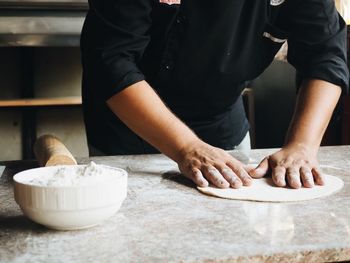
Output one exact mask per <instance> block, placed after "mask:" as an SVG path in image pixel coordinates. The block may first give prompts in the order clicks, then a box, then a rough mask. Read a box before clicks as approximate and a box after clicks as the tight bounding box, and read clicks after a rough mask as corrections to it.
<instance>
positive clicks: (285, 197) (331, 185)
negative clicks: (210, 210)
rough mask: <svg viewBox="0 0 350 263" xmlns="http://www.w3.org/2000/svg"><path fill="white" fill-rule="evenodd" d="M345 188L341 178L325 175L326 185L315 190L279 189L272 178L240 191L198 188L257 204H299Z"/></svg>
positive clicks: (264, 179)
mask: <svg viewBox="0 0 350 263" xmlns="http://www.w3.org/2000/svg"><path fill="white" fill-rule="evenodd" d="M343 186H344V182H343V181H342V180H341V179H340V178H338V177H335V176H332V175H325V185H323V186H320V185H315V186H314V187H313V188H304V187H303V188H299V189H292V188H289V187H277V186H275V185H274V183H273V181H272V178H261V179H254V181H253V184H252V185H251V186H248V187H242V188H239V189H233V188H227V189H219V188H216V187H213V186H209V187H197V188H198V190H199V191H200V192H201V193H203V194H207V195H210V196H214V197H219V198H225V199H233V200H245V201H257V202H297V201H307V200H312V199H316V198H320V197H325V196H329V195H332V194H334V193H336V192H338V191H339V190H340V189H342V188H343Z"/></svg>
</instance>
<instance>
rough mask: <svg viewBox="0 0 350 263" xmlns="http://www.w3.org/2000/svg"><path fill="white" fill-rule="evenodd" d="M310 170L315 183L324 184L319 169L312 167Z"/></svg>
mask: <svg viewBox="0 0 350 263" xmlns="http://www.w3.org/2000/svg"><path fill="white" fill-rule="evenodd" d="M311 172H312V175H313V176H314V180H315V183H316V184H317V185H325V179H324V175H323V172H322V170H321V169H319V168H314V169H312V170H311Z"/></svg>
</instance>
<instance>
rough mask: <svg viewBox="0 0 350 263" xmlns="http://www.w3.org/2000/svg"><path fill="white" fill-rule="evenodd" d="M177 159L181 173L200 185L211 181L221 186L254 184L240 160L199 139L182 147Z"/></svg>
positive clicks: (238, 186) (203, 185)
mask: <svg viewBox="0 0 350 263" xmlns="http://www.w3.org/2000/svg"><path fill="white" fill-rule="evenodd" d="M176 161H177V163H178V166H179V169H180V171H181V173H182V174H183V175H185V176H186V177H188V178H189V179H191V180H192V181H193V182H194V183H195V184H196V185H198V186H200V187H206V186H208V185H209V183H210V184H213V185H215V186H217V187H219V188H228V187H232V188H240V187H242V185H244V186H249V185H251V184H252V178H251V177H250V176H249V174H248V173H247V171H246V170H245V169H244V165H243V164H242V163H241V162H240V161H238V160H236V159H235V158H233V157H232V156H231V155H230V154H229V153H227V152H225V151H224V150H222V149H220V148H216V147H213V146H211V145H209V144H206V143H204V142H203V141H201V140H199V139H198V140H196V141H195V142H194V143H191V144H190V145H188V146H186V147H185V148H184V149H182V150H181V151H180V158H179V159H178V160H176Z"/></svg>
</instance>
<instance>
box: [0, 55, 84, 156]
mask: <svg viewBox="0 0 350 263" xmlns="http://www.w3.org/2000/svg"><path fill="white" fill-rule="evenodd" d="M32 52H33V55H34V56H33V57H34V68H33V71H34V83H35V85H34V86H35V96H36V97H41V98H43V97H62V96H79V95H80V94H81V85H80V82H81V66H80V53H79V49H78V48H34V49H32ZM20 53H21V52H20V49H19V48H1V49H0V57H1V62H0V72H1V78H0V85H1V93H0V99H16V98H19V97H20ZM45 133H51V134H53V135H56V136H57V137H59V138H60V139H61V140H62V141H63V143H64V144H65V145H66V146H67V147H68V149H69V150H71V152H72V153H73V155H74V156H76V157H85V156H87V155H88V150H87V143H86V136H85V129H84V124H83V117H82V111H81V109H80V108H66V109H65V108H55V109H53V108H45V109H39V110H38V111H37V135H38V136H40V135H42V134H45ZM21 142H22V140H21V110H17V109H16V110H12V109H11V110H8V109H1V108H0V149H1V151H0V160H18V159H21V158H22V155H21V151H22V149H21Z"/></svg>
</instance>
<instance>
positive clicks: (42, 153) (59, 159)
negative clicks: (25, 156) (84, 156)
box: [34, 135, 77, 166]
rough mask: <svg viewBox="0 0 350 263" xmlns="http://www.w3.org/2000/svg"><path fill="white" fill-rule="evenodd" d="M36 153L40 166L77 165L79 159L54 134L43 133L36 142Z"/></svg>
mask: <svg viewBox="0 0 350 263" xmlns="http://www.w3.org/2000/svg"><path fill="white" fill-rule="evenodd" d="M34 154H35V157H36V159H37V160H38V162H39V164H40V166H55V165H76V164H77V161H76V160H75V159H74V157H73V155H72V154H71V153H70V152H69V150H68V149H67V148H66V146H64V144H63V143H62V142H61V141H60V140H59V139H58V138H57V137H55V136H53V135H43V136H41V137H40V138H38V139H37V140H36V142H35V144H34Z"/></svg>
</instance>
